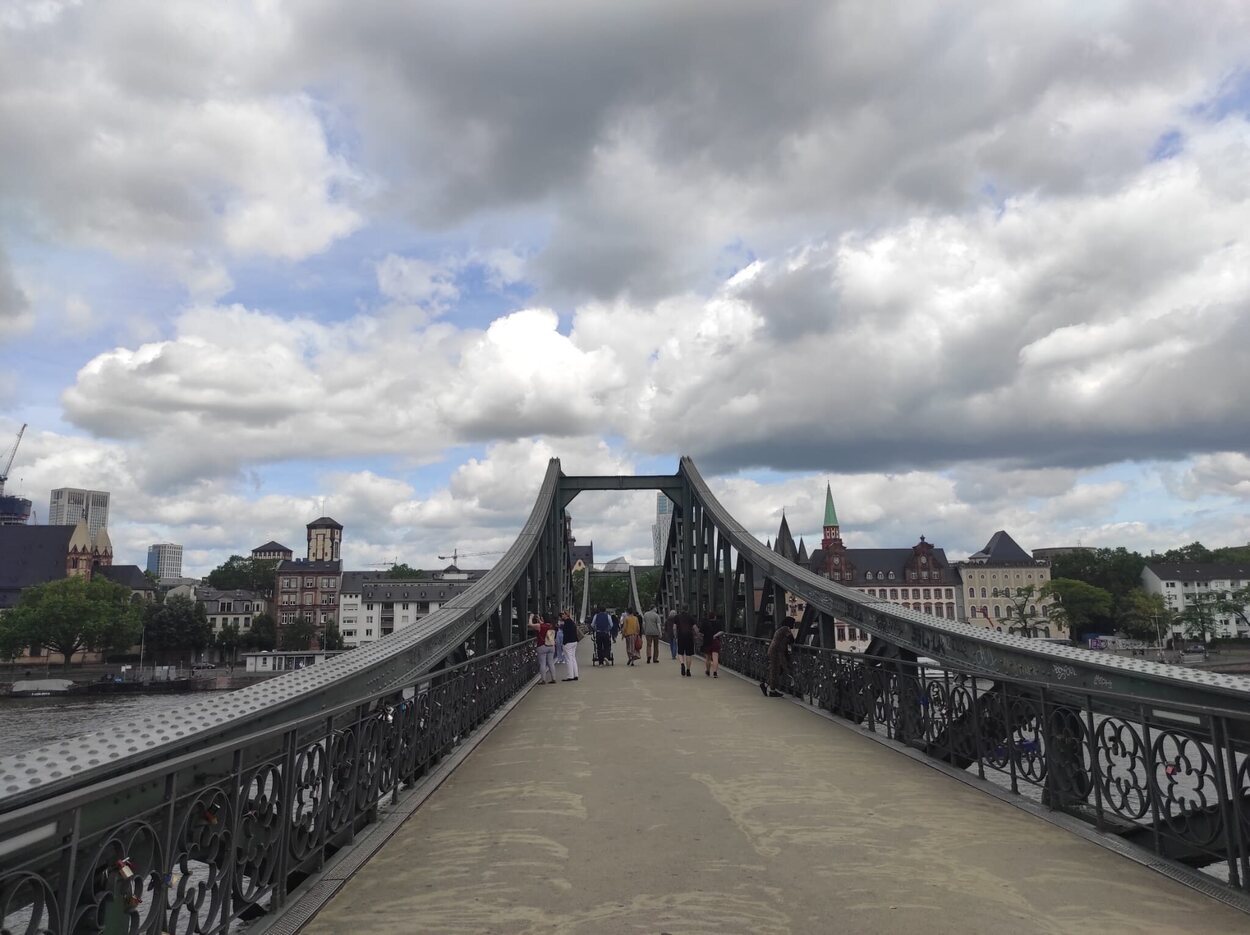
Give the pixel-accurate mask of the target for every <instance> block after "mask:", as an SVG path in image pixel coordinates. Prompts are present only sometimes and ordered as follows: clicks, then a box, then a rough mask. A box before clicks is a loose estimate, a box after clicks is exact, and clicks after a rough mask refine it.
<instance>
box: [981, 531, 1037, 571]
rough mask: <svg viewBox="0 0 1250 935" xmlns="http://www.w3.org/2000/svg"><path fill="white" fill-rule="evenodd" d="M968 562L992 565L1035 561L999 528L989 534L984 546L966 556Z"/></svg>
mask: <svg viewBox="0 0 1250 935" xmlns="http://www.w3.org/2000/svg"><path fill="white" fill-rule="evenodd" d="M968 561H970V562H985V563H988V564H992V565H1005V564H1018V563H1024V564H1026V565H1032V564H1035V563H1036V561H1037V560H1036V559H1035V558H1033V556H1032V555H1030V554H1029V553H1028V552H1026V551H1024V549H1022V548H1020V546H1019V545H1018V544H1017V543H1016V540H1015V539H1013V538H1011V536H1009V535H1007V533H1006V532H1005V531H1004V530H1002V529H1000V530H998V532H996V533H994V535H992V536H990V541H989V542H987V543H985V548H983V549H982V550H981V551H980V552H974V553H972V555H970V556H968Z"/></svg>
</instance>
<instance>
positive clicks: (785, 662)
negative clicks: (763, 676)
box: [760, 617, 795, 698]
mask: <svg viewBox="0 0 1250 935" xmlns="http://www.w3.org/2000/svg"><path fill="white" fill-rule="evenodd" d="M794 636H795V630H794V618H793V617H786V619H785V620H783V621H781V624H780V626H778V627H777V632H776V633H774V634H773V641H772V642H771V643H769V644H768V678H767V680H765V681H763V682H760V691H761V692H763V693H764V697H765V698H780V697H781V689H780V686H781V678H782V675H785V676H786V678H787V679H788V678H789V676H790V644H791V643H793V642H794Z"/></svg>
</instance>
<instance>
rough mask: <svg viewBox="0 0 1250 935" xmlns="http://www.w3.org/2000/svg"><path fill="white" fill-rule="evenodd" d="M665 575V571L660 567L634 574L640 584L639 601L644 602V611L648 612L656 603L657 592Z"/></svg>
mask: <svg viewBox="0 0 1250 935" xmlns="http://www.w3.org/2000/svg"><path fill="white" fill-rule="evenodd" d="M663 574H664V569H663V568H659V567H656V568H648V569H646V570H645V571H635V572H634V577H635V579H636V580H637V582H638V599H639V600H640V601H642V608H641V609H642V610H646V609H647V608H648V607H650V606H652V605H653V604H654V603H655V598H656V592H657V591H659V589H660V577H661V576H662V575H663Z"/></svg>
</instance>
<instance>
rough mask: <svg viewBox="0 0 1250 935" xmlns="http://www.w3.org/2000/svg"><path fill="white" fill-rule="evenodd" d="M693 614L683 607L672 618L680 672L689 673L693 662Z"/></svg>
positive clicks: (686, 674)
mask: <svg viewBox="0 0 1250 935" xmlns="http://www.w3.org/2000/svg"><path fill="white" fill-rule="evenodd" d="M694 628H695V622H694V614H692V613H690V611H688V610H686V609H685V608H684V607H683V608H682V609H681V610H680V611H679V612H678V613H677V616H676V617H674V618H673V630H674V632H676V634H677V658H678V659H680V660H681V674H682V675H685V676H689V675H690V674H691V671H690V670H691V663H693V662H694Z"/></svg>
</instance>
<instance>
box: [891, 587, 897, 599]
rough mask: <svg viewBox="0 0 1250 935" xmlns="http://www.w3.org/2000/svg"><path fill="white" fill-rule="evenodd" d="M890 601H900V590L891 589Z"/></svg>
mask: <svg viewBox="0 0 1250 935" xmlns="http://www.w3.org/2000/svg"><path fill="white" fill-rule="evenodd" d="M890 600H892V601H897V600H898V588H890Z"/></svg>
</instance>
